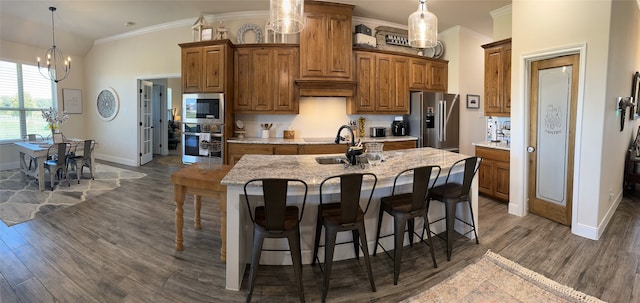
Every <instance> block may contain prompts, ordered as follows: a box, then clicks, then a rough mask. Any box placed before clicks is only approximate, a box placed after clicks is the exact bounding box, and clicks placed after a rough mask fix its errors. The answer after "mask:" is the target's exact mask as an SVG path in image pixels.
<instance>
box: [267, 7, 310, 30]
mask: <svg viewBox="0 0 640 303" xmlns="http://www.w3.org/2000/svg"><path fill="white" fill-rule="evenodd" d="M269 25H270V26H271V29H273V31H275V32H276V33H281V34H295V33H299V32H301V31H302V30H303V29H304V0H271V4H270V6H269Z"/></svg>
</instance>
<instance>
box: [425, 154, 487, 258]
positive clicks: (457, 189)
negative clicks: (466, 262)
mask: <svg viewBox="0 0 640 303" xmlns="http://www.w3.org/2000/svg"><path fill="white" fill-rule="evenodd" d="M481 162H482V158H478V157H469V158H466V159H462V160H459V161H457V162H456V163H454V164H453V166H451V168H450V169H449V173H448V174H447V179H446V180H445V182H444V184H442V185H438V186H435V187H434V188H432V189H431V190H430V191H429V196H428V198H427V212H428V211H429V205H430V204H431V201H432V200H433V201H439V202H442V203H444V206H445V216H444V218H440V219H438V220H435V221H433V222H431V224H434V223H436V222H439V221H442V220H445V222H446V226H447V230H446V233H445V236H444V237H443V236H441V235H439V234H435V233H434V235H435V236H437V237H439V238H441V239H443V240H444V241H446V242H447V261H451V252H452V251H453V236H454V234H455V230H454V226H455V221H456V220H458V221H460V222H462V223H464V224H465V225H467V226H470V227H471V230H469V231H468V232H466V233H464V234H463V236H464V235H467V234H468V233H470V232H472V231H473V233H474V235H475V237H476V244H480V242H479V241H478V233H477V232H476V224H475V221H474V219H473V207H471V195H470V193H471V182H472V181H473V178H474V176H475V175H476V173H477V172H478V169H479V168H480V163H481ZM461 169H464V171H463V176H462V182H458V181H454V180H452V179H451V178H450V177H451V175H452V174H456V173H458V172H460V171H461ZM463 202H466V203H467V204H468V205H469V212H470V213H471V223H469V222H467V221H464V220H462V219H460V218H458V217H456V208H457V206H458V204H459V203H463Z"/></svg>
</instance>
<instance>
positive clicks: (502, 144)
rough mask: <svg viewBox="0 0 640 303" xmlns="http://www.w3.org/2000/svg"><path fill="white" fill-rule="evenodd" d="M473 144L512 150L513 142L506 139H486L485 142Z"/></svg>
mask: <svg viewBox="0 0 640 303" xmlns="http://www.w3.org/2000/svg"><path fill="white" fill-rule="evenodd" d="M473 145H475V146H480V147H487V148H495V149H502V150H511V144H509V143H507V142H506V141H500V142H487V141H484V142H476V143H473Z"/></svg>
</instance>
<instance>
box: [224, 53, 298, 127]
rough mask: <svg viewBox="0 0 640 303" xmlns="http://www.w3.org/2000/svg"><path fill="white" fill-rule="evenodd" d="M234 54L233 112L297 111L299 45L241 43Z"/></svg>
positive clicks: (279, 112)
mask: <svg viewBox="0 0 640 303" xmlns="http://www.w3.org/2000/svg"><path fill="white" fill-rule="evenodd" d="M234 57H235V58H234V61H235V65H234V73H233V74H234V78H233V79H234V81H233V82H234V85H235V87H234V93H235V96H234V99H233V100H234V101H233V109H234V112H236V113H277V114H283V113H287V114H297V113H298V111H299V106H298V101H297V98H296V93H295V89H296V87H295V84H294V80H295V79H296V78H298V70H299V69H298V62H299V60H298V46H297V45H283V44H250V45H239V46H236V50H235V54H234Z"/></svg>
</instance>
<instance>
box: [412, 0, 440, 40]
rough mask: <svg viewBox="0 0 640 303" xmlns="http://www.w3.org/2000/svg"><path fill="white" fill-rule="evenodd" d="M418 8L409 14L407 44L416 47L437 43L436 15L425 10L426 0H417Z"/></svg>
mask: <svg viewBox="0 0 640 303" xmlns="http://www.w3.org/2000/svg"><path fill="white" fill-rule="evenodd" d="M418 2H420V4H419V5H418V10H417V11H415V12H413V13H412V14H411V15H409V44H410V45H411V46H412V47H416V48H429V47H434V46H436V44H437V43H438V17H436V15H434V14H433V13H431V12H429V10H427V0H418Z"/></svg>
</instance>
